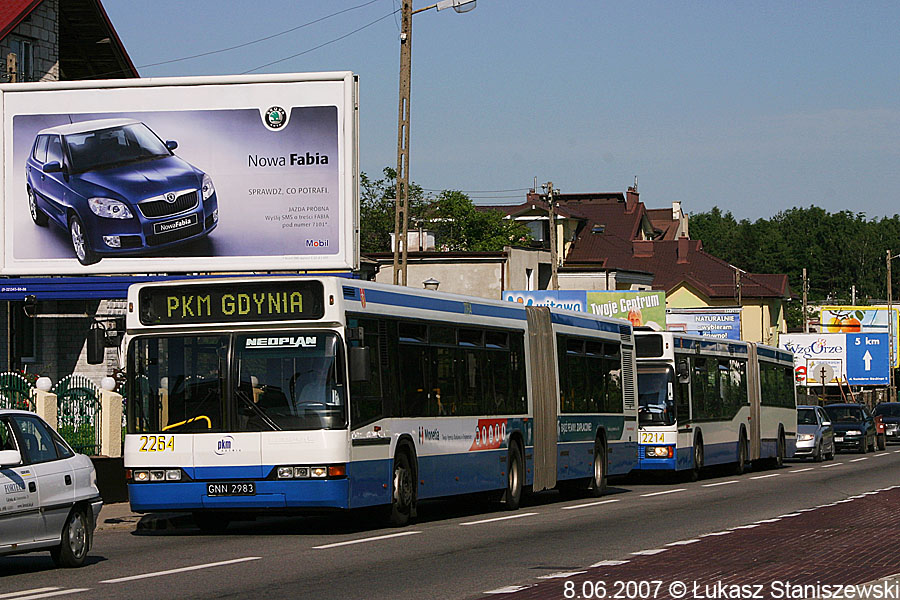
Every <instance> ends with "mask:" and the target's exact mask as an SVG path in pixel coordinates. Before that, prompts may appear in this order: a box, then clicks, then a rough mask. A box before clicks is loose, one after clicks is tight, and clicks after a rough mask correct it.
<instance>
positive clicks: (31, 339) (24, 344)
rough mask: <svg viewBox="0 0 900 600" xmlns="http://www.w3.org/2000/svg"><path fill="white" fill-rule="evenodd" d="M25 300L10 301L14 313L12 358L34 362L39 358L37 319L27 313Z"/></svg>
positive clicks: (12, 321)
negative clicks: (36, 334)
mask: <svg viewBox="0 0 900 600" xmlns="http://www.w3.org/2000/svg"><path fill="white" fill-rule="evenodd" d="M24 305H25V303H24V302H10V308H11V309H12V314H11V315H10V317H11V318H10V321H11V325H12V336H11V337H12V356H11V358H12V360H11V361H10V362H11V363H12V364H13V365H15V364H16V363H33V362H35V361H36V360H37V350H36V347H37V344H36V343H35V330H36V329H37V328H36V321H37V319H35V318H34V317H29V316H28V315H26V314H25V309H24Z"/></svg>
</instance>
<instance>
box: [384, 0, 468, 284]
mask: <svg viewBox="0 0 900 600" xmlns="http://www.w3.org/2000/svg"><path fill="white" fill-rule="evenodd" d="M401 2H402V6H401V7H400V107H399V111H398V116H397V199H396V201H395V203H394V285H398V284H399V285H406V266H407V249H406V246H407V244H406V242H407V239H406V238H407V235H408V233H407V232H408V230H409V214H408V210H407V209H408V201H409V87H410V86H409V80H410V77H411V71H412V16H413V15H415V14H417V13H420V12H424V11H426V10H431V9H432V8H434V9H437V10H444V9H445V8H452V9H453V10H455V11H456V12H458V13H464V12H469V11H470V10H472V9H473V8H475V2H476V0H441V1H440V2H438V3H437V4H432V5H431V6H426V7H425V8H420V9H418V10H413V7H412V0H401ZM401 240H402V242H401ZM401 243H402V244H403V250H402V253H401V250H400V244H401ZM401 273H402V277H401Z"/></svg>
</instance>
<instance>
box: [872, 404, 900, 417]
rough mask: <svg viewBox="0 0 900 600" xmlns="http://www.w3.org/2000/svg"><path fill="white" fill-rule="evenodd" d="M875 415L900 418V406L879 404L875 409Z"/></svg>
mask: <svg viewBox="0 0 900 600" xmlns="http://www.w3.org/2000/svg"><path fill="white" fill-rule="evenodd" d="M875 414H876V415H881V416H882V417H900V404H895V403H893V402H892V403H890V404H879V405H878V406H876V407H875Z"/></svg>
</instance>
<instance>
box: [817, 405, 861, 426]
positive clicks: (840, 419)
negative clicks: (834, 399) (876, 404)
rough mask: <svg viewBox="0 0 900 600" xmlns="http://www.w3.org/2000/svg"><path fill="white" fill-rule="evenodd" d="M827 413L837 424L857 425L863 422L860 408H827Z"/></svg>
mask: <svg viewBox="0 0 900 600" xmlns="http://www.w3.org/2000/svg"><path fill="white" fill-rule="evenodd" d="M825 412H826V413H828V416H829V417H831V420H832V421H834V422H835V423H857V422H859V421H862V420H863V411H862V409H861V408H859V407H858V406H826V407H825Z"/></svg>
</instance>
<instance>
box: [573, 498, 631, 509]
mask: <svg viewBox="0 0 900 600" xmlns="http://www.w3.org/2000/svg"><path fill="white" fill-rule="evenodd" d="M619 501H620V498H615V499H613V500H600V501H599V502H588V503H587V504H576V505H575V506H563V507H562V509H563V510H573V509H576V508H587V507H588V506H599V505H601V504H610V503H612V502H619Z"/></svg>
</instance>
